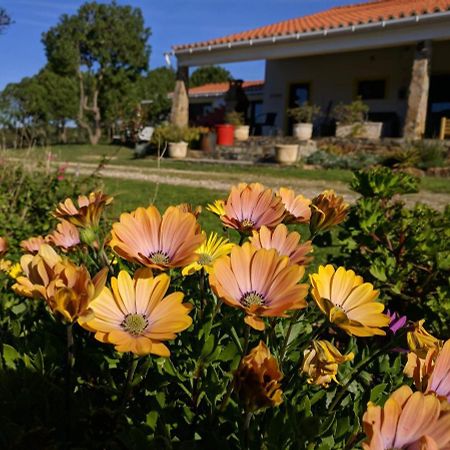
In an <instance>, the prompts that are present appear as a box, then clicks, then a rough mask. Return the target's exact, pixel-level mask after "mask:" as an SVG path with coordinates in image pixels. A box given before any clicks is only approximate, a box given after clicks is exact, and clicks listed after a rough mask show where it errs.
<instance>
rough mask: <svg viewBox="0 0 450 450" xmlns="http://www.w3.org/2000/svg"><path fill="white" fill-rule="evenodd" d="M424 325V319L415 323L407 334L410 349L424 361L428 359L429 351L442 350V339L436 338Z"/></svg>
mask: <svg viewBox="0 0 450 450" xmlns="http://www.w3.org/2000/svg"><path fill="white" fill-rule="evenodd" d="M424 323H425V320H423V319H422V320H419V321H418V322H415V323H414V325H413V329H412V330H411V331H408V333H407V340H408V345H409V349H410V350H411V351H412V352H414V353H415V354H416V355H417V356H418V357H419V358H422V359H425V358H426V356H427V353H428V350H430V349H433V348H440V347H441V345H442V341H441V340H440V339H437V338H435V337H434V336H433V335H431V334H430V333H429V332H428V331H427V330H425V328H424V326H423V324H424Z"/></svg>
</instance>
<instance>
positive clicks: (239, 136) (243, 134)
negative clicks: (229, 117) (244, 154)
mask: <svg viewBox="0 0 450 450" xmlns="http://www.w3.org/2000/svg"><path fill="white" fill-rule="evenodd" d="M249 134H250V126H249V125H239V126H236V127H234V138H235V139H236V140H237V141H246V140H248V136H249Z"/></svg>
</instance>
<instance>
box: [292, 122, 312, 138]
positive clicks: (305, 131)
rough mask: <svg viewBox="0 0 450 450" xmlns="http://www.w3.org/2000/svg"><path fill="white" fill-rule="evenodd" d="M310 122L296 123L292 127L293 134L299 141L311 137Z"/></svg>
mask: <svg viewBox="0 0 450 450" xmlns="http://www.w3.org/2000/svg"><path fill="white" fill-rule="evenodd" d="M312 132H313V124H312V123H296V124H294V128H293V135H294V137H296V138H297V139H298V140H299V141H309V140H310V139H311V137H312Z"/></svg>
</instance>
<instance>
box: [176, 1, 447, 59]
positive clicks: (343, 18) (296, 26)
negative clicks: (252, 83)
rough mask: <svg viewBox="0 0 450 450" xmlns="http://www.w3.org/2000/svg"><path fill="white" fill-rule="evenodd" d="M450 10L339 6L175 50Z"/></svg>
mask: <svg viewBox="0 0 450 450" xmlns="http://www.w3.org/2000/svg"><path fill="white" fill-rule="evenodd" d="M447 10H450V0H376V1H372V2H366V3H358V4H354V5H347V6H338V7H335V8H331V9H328V10H326V11H322V12H319V13H317V14H312V15H309V16H303V17H298V18H295V19H290V20H285V21H283V22H278V23H275V24H272V25H267V26H263V27H260V28H255V29H253V30H249V31H243V32H241V33H235V34H230V35H228V36H225V37H221V38H217V39H211V40H209V41H203V42H196V43H193V44H186V45H177V46H174V50H175V51H177V50H183V49H189V48H198V47H208V46H210V45H219V44H228V43H233V42H239V41H248V40H251V39H252V40H253V39H262V38H271V37H275V36H285V35H290V34H298V33H306V32H312V31H318V30H324V29H330V28H341V27H348V26H353V25H362V24H367V23H371V22H377V21H388V20H393V19H400V18H403V17H408V16H417V15H422V14H430V13H435V12H444V11H447Z"/></svg>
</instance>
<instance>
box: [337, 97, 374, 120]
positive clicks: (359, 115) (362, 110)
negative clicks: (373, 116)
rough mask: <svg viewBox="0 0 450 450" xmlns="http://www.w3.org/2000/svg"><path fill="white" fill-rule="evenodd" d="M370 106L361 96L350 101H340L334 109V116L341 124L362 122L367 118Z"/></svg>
mask: <svg viewBox="0 0 450 450" xmlns="http://www.w3.org/2000/svg"><path fill="white" fill-rule="evenodd" d="M368 112H369V107H368V105H366V104H365V103H364V102H363V101H362V100H361V98H358V99H357V100H355V101H353V102H351V103H349V104H344V103H339V104H338V105H336V106H335V108H334V109H333V117H334V118H335V119H336V121H337V122H339V124H340V125H352V124H357V123H362V122H364V121H365V120H366V119H367V113H368Z"/></svg>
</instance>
